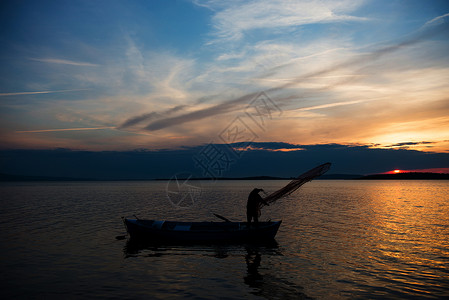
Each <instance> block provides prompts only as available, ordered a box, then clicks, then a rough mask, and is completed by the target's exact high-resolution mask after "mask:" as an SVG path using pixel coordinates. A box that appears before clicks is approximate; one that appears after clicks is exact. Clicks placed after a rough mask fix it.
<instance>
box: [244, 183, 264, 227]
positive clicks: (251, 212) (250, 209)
mask: <svg viewBox="0 0 449 300" xmlns="http://www.w3.org/2000/svg"><path fill="white" fill-rule="evenodd" d="M261 191H263V190H262V189H257V188H256V189H254V190H252V192H251V193H250V194H249V196H248V202H247V203H246V219H247V221H248V227H250V226H251V220H252V219H254V224H255V225H256V226H257V225H258V224H257V223H258V222H259V215H260V208H259V207H260V204H261V203H262V204H264V205H268V203H267V202H265V201H264V200H263V199H262V197H261V196H260V195H259V192H261Z"/></svg>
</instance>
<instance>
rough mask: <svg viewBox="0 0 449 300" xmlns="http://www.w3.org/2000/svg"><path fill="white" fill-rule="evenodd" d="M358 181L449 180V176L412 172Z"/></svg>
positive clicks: (382, 175)
mask: <svg viewBox="0 0 449 300" xmlns="http://www.w3.org/2000/svg"><path fill="white" fill-rule="evenodd" d="M358 179H362V180H366V179H368V180H369V179H421V180H422V179H449V174H445V173H443V174H442V173H421V172H410V173H398V174H373V175H367V176H362V177H360V178H358Z"/></svg>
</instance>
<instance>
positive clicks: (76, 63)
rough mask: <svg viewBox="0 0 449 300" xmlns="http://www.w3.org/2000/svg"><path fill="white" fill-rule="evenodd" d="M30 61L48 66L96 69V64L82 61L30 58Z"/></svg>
mask: <svg viewBox="0 0 449 300" xmlns="http://www.w3.org/2000/svg"><path fill="white" fill-rule="evenodd" d="M30 60H34V61H38V62H43V63H50V64H61V65H71V66H79V67H98V66H99V65H98V64H92V63H88V62H82V61H73V60H68V59H60V58H30Z"/></svg>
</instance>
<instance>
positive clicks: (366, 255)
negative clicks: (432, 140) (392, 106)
mask: <svg viewBox="0 0 449 300" xmlns="http://www.w3.org/2000/svg"><path fill="white" fill-rule="evenodd" d="M285 184H286V182H284V181H217V182H214V183H213V182H204V183H202V188H203V191H202V193H201V198H200V199H198V200H197V201H195V204H194V205H193V206H192V207H191V208H189V209H176V208H174V207H173V205H171V204H170V202H169V201H168V200H167V197H166V193H165V188H166V182H63V183H62V182H40V183H39V182H32V183H30V182H28V183H1V184H0V196H1V197H0V207H2V209H1V210H0V226H1V228H0V240H1V241H2V243H1V244H0V257H1V260H0V276H1V278H2V280H1V281H0V289H1V290H2V297H3V298H45V299H47V298H60V297H66V296H67V295H69V296H72V297H74V298H107V299H111V298H118V299H149V298H150V299H167V298H173V299H178V298H188V299H189V298H190V299H201V298H202V299H220V298H228V299H242V298H244V299H298V298H299V299H301V298H307V297H311V298H316V299H347V298H369V299H384V298H388V299H391V298H430V299H432V298H448V297H449V238H448V236H449V181H444V180H441V181H432V180H429V181H337V180H329V181H327V180H326V181H325V180H323V181H313V182H311V183H308V184H307V185H305V186H303V187H302V188H301V189H300V190H299V191H298V192H297V193H295V194H293V195H291V196H289V197H288V198H286V199H283V200H280V201H278V202H276V203H275V204H273V205H270V206H269V207H265V208H264V209H263V210H262V217H261V220H266V219H272V220H283V222H282V225H281V227H280V229H279V232H278V234H277V236H276V241H277V244H275V245H161V244H159V245H157V244H156V245H155V244H139V243H134V242H132V241H127V240H116V239H115V237H116V236H118V235H123V234H124V228H123V224H122V222H121V219H120V217H121V216H128V215H133V214H137V215H138V216H139V217H141V218H149V219H159V220H167V219H168V220H185V221H199V220H201V221H215V222H221V220H219V219H217V218H216V217H214V215H213V214H212V213H219V214H220V215H223V216H225V217H227V218H229V219H231V220H233V221H241V220H245V218H246V216H245V204H246V199H247V196H248V193H249V192H250V191H251V190H252V188H254V187H260V188H264V189H265V190H266V191H267V192H271V191H274V190H276V189H278V188H279V187H282V186H283V185H285Z"/></svg>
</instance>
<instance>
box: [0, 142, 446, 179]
mask: <svg viewBox="0 0 449 300" xmlns="http://www.w3.org/2000/svg"><path fill="white" fill-rule="evenodd" d="M223 146H224V145H222V144H218V145H217V147H220V149H224V147H223ZM254 146H255V148H254V149H251V150H250V151H247V152H245V153H244V155H242V156H241V158H240V159H238V160H235V159H234V160H233V162H232V164H230V165H229V166H228V168H227V170H226V171H225V172H224V173H223V174H222V176H224V177H228V176H229V177H246V176H261V175H268V176H283V177H290V176H297V175H299V174H301V173H302V172H304V171H306V170H308V169H310V168H311V167H314V166H316V165H318V164H321V163H323V162H327V161H330V162H332V168H331V170H330V171H329V174H339V173H340V174H372V173H381V172H386V171H388V170H393V169H404V170H412V169H428V168H448V167H449V153H423V152H419V151H413V150H406V149H396V150H393V149H372V148H370V147H368V146H366V145H342V144H321V145H296V144H287V143H284V144H278V145H275V144H272V143H268V144H267V145H264V143H257V144H254ZM281 147H283V148H284V149H300V148H301V149H302V150H298V151H272V149H282V148H281ZM201 149H202V147H201V146H197V147H185V148H183V149H164V150H153V151H145V150H139V151H75V150H67V149H56V150H0V164H1V165H2V172H3V173H9V174H17V175H37V176H55V177H57V176H62V177H77V178H99V179H151V178H170V177H172V176H173V174H176V173H178V172H180V171H181V170H182V171H185V172H190V173H192V174H194V175H195V176H197V177H204V175H203V173H202V169H201V168H199V167H198V166H195V161H194V156H196V155H198V153H200V151H201ZM43 166H44V167H43Z"/></svg>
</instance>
